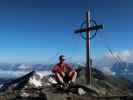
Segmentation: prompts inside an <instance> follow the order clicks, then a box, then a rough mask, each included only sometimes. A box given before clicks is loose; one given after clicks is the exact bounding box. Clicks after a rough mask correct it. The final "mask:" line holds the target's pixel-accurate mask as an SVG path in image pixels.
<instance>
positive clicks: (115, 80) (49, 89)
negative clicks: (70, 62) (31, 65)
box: [0, 67, 133, 100]
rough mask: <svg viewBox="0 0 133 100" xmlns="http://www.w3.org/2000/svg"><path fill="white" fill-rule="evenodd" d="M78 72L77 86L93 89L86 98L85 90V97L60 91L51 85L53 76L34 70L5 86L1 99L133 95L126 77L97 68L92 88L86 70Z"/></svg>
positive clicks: (81, 99) (57, 99) (77, 99)
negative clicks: (111, 74) (87, 82)
mask: <svg viewBox="0 0 133 100" xmlns="http://www.w3.org/2000/svg"><path fill="white" fill-rule="evenodd" d="M77 73H78V77H77V80H76V84H80V85H82V86H85V87H86V88H87V89H88V90H90V91H88V93H87V94H85V95H82V94H83V92H84V91H83V90H82V89H80V93H81V94H77V93H73V92H68V91H67V92H63V91H60V90H58V89H57V88H56V87H55V86H53V85H51V84H50V82H51V81H52V82H53V80H52V75H50V76H43V75H41V74H40V73H38V72H35V71H32V72H30V73H28V74H26V75H25V76H23V77H20V78H17V79H15V80H11V81H7V82H6V83H4V84H3V86H2V87H1V89H0V90H1V92H0V100H1V99H2V100H68V99H70V100H71V98H73V99H72V100H91V99H92V98H94V97H95V95H94V93H93V92H91V91H92V90H93V91H96V92H97V93H98V95H99V96H114V95H117V96H123V95H124V96H126V95H128V96H129V95H130V96H133V87H132V86H133V84H132V83H131V82H130V81H128V80H126V79H124V78H119V77H115V76H109V75H105V74H103V73H102V72H101V71H99V70H97V69H94V68H93V69H92V76H93V77H92V86H91V87H90V85H88V84H86V78H85V68H83V67H82V68H78V69H77ZM78 91H79V90H78ZM78 93H79V92H78ZM89 98H90V99H89ZM112 100H113V99H112ZM115 100H116V99H115Z"/></svg>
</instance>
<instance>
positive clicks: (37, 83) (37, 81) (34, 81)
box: [29, 76, 42, 87]
mask: <svg viewBox="0 0 133 100" xmlns="http://www.w3.org/2000/svg"><path fill="white" fill-rule="evenodd" d="M29 82H30V84H32V85H34V86H35V87H40V86H42V82H41V80H40V79H38V80H37V79H36V77H35V76H33V77H32V78H30V80H29Z"/></svg>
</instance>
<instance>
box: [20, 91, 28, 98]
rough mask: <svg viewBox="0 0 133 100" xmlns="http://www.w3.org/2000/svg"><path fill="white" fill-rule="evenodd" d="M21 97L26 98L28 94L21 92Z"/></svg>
mask: <svg viewBox="0 0 133 100" xmlns="http://www.w3.org/2000/svg"><path fill="white" fill-rule="evenodd" d="M21 96H22V97H28V96H29V94H28V93H25V92H23V93H21Z"/></svg>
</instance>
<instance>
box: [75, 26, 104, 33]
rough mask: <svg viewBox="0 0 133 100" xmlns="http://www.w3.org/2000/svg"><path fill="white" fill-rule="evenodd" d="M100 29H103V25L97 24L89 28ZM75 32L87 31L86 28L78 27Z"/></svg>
mask: <svg viewBox="0 0 133 100" xmlns="http://www.w3.org/2000/svg"><path fill="white" fill-rule="evenodd" d="M99 29H103V25H96V26H93V27H89V28H87V30H88V31H93V30H99ZM74 32H75V33H82V32H86V28H83V29H78V30H75V31H74Z"/></svg>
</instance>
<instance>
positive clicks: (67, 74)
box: [52, 55, 77, 84]
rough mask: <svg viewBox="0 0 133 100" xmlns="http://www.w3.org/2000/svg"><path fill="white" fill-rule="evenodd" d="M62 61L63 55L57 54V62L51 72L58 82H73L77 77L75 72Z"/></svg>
mask: <svg viewBox="0 0 133 100" xmlns="http://www.w3.org/2000/svg"><path fill="white" fill-rule="evenodd" d="M64 61H65V59H64V55H61V56H59V63H58V64H56V65H55V66H54V67H53V69H52V72H53V73H55V76H56V80H57V82H58V83H60V84H66V83H68V84H71V83H74V82H75V80H76V77H77V73H76V71H75V70H74V69H72V68H71V67H70V66H69V65H68V64H66V63H64Z"/></svg>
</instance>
